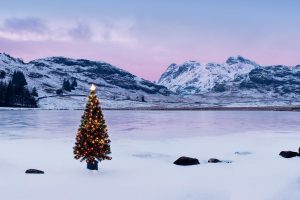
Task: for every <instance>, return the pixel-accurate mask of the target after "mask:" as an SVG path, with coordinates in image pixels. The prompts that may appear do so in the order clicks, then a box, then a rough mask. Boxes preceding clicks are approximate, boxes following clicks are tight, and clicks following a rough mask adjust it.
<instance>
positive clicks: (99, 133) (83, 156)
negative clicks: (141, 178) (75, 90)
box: [73, 85, 111, 170]
mask: <svg viewBox="0 0 300 200" xmlns="http://www.w3.org/2000/svg"><path fill="white" fill-rule="evenodd" d="M95 89H96V88H95V86H94V85H92V87H91V93H90V95H89V97H88V102H87V104H86V108H85V111H84V114H83V116H82V120H81V125H80V127H79V129H78V131H77V136H76V142H75V146H74V148H73V150H74V155H75V156H74V157H75V159H80V161H83V160H85V161H86V162H87V168H88V169H90V170H98V161H100V162H101V161H103V160H111V157H110V156H108V154H110V153H111V151H110V140H109V136H108V131H107V126H106V124H105V120H104V117H103V113H102V109H101V107H100V104H99V100H98V97H97V96H96V93H95Z"/></svg>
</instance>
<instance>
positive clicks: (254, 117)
mask: <svg viewBox="0 0 300 200" xmlns="http://www.w3.org/2000/svg"><path fill="white" fill-rule="evenodd" d="M81 114H82V111H41V110H23V111H20V110H18V111H8V110H7V111H4V110H2V111H0V127H1V128H0V152H1V153H0V178H1V179H0V191H1V192H0V199H4V200H6V199H7V200H19V199H23V200H27V199H30V200H37V199H43V200H48V199H49V200H58V199H64V200H65V199H72V200H76V199H95V198H101V199H146V200H148V199H149V200H154V199H155V200H160V199H163V200H166V199H172V200H173V199H178V200H185V199H187V200H191V199H195V200H199V199H205V200H210V199H222V200H223V199H230V200H241V199H243V200H247V199H249V200H253V199H255V200H268V199H269V200H299V199H300V171H299V165H300V158H293V159H284V158H281V157H280V156H278V153H279V152H280V151H281V150H294V151H297V150H298V148H299V146H300V143H299V141H300V134H299V131H300V124H299V117H300V116H299V115H300V113H298V112H256V111H251V112H245V111H244V112H240V111H231V112H230V111H219V112H218V111H105V113H104V114H105V117H106V120H107V123H108V126H109V133H110V135H111V139H112V146H111V148H112V152H113V153H112V157H113V159H112V160H111V161H104V162H102V163H100V171H99V172H91V171H88V170H86V169H85V163H80V162H78V161H77V160H74V159H73V155H72V147H73V144H74V137H75V133H76V129H77V128H78V126H79V121H80V115H81ZM235 152H249V153H250V154H246V155H237V154H235ZM182 155H185V156H191V157H196V158H198V159H199V161H200V163H201V164H200V165H197V166H188V167H181V166H176V165H173V164H172V163H173V162H174V160H176V159H177V158H178V157H180V156H182ZM214 157H215V158H219V159H221V160H229V161H232V163H219V164H210V163H207V160H208V159H209V158H214ZM28 168H37V169H41V170H44V171H45V174H44V175H26V174H25V173H24V172H25V170H26V169H28Z"/></svg>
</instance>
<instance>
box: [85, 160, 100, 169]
mask: <svg viewBox="0 0 300 200" xmlns="http://www.w3.org/2000/svg"><path fill="white" fill-rule="evenodd" d="M86 168H87V169H89V170H98V161H94V162H92V163H87V166H86Z"/></svg>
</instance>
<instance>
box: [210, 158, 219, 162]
mask: <svg viewBox="0 0 300 200" xmlns="http://www.w3.org/2000/svg"><path fill="white" fill-rule="evenodd" d="M208 162H209V163H219V162H222V161H221V160H219V159H216V158H211V159H209V160H208Z"/></svg>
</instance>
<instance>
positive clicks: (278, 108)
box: [0, 106, 300, 112]
mask: <svg viewBox="0 0 300 200" xmlns="http://www.w3.org/2000/svg"><path fill="white" fill-rule="evenodd" d="M102 109H103V110H125V111H126V110H127V111H130V110H133V111H290V112H300V106H258V107H224V106H214V107H195V108H190V107H180V108H164V107H137V108H133V107H124V108H105V107H104V108H102ZM6 110H84V108H82V109H81V108H78V109H76V108H74V109H67V108H66V109H59V108H57V109H47V108H21V107H0V111H6Z"/></svg>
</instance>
